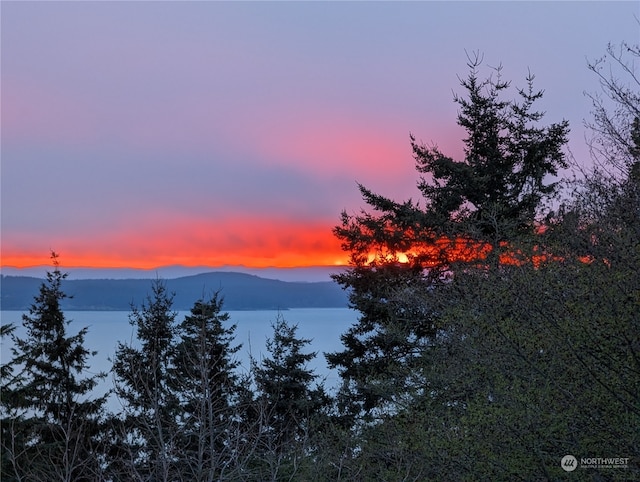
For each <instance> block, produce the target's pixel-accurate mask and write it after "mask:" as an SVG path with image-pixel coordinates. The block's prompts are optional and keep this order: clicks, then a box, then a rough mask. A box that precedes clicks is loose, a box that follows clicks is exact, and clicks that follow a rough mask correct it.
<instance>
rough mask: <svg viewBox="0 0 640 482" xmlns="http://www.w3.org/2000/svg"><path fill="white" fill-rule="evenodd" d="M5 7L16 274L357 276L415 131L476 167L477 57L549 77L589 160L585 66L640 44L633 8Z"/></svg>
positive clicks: (7, 262)
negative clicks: (367, 204) (332, 271)
mask: <svg viewBox="0 0 640 482" xmlns="http://www.w3.org/2000/svg"><path fill="white" fill-rule="evenodd" d="M0 9H1V10H0V14H1V23H2V25H1V27H2V30H1V32H2V33H1V35H2V38H1V42H2V43H1V49H2V50H1V55H2V64H1V78H0V80H1V96H2V97H1V101H2V111H1V129H2V130H1V136H2V138H1V142H2V145H1V147H2V151H1V162H2V164H1V208H2V212H1V215H2V217H1V229H2V232H1V242H2V244H1V255H2V260H1V262H2V265H3V266H30V265H42V264H48V262H49V251H50V250H51V249H53V250H55V251H57V252H59V253H60V255H61V263H62V264H63V265H64V266H91V267H104V266H109V267H138V268H152V267H158V266H163V265H174V264H180V265H185V266H196V265H197V266H212V267H214V266H221V265H246V266H253V267H263V266H281V267H282V266H308V265H333V264H339V263H344V262H346V260H347V255H346V254H345V253H343V252H342V251H341V250H340V245H339V242H338V241H337V240H336V239H335V238H334V237H333V235H332V232H331V230H332V227H333V226H334V225H335V224H337V223H338V221H339V214H340V212H341V211H342V210H343V209H346V210H347V211H348V212H357V211H358V210H359V209H360V208H361V207H363V202H362V201H361V199H360V197H359V193H358V190H357V186H356V182H360V183H363V184H365V185H366V186H368V187H369V188H371V189H373V190H374V191H376V192H379V193H381V194H385V195H388V196H390V197H393V198H395V199H398V200H401V199H407V198H409V197H413V198H415V197H416V195H417V190H416V189H415V184H416V181H417V176H416V173H415V171H414V168H413V158H412V155H411V148H410V144H409V134H410V133H413V134H414V135H415V136H416V137H417V138H418V139H419V140H421V141H424V142H425V143H436V144H437V145H438V146H439V147H440V149H441V150H442V151H444V152H445V153H447V154H449V155H452V156H457V157H460V155H461V152H462V143H461V138H462V132H461V130H460V128H458V127H457V126H456V112H457V109H456V104H454V103H453V102H452V97H453V94H454V93H463V91H462V89H461V87H460V86H459V79H458V76H460V77H464V76H466V74H467V67H466V63H467V57H466V55H465V50H466V51H467V52H472V51H480V52H482V53H484V58H485V65H486V70H484V71H483V72H482V73H483V75H484V74H489V72H490V69H489V67H492V66H496V65H498V64H502V65H503V67H504V70H503V72H504V77H505V78H506V79H511V80H512V81H513V84H512V85H513V87H517V86H524V85H525V80H524V79H525V77H526V76H527V73H528V70H531V72H533V73H534V74H535V75H536V86H537V87H538V88H541V89H544V90H545V97H544V99H543V101H542V102H541V104H540V107H541V108H543V109H544V110H545V111H546V113H547V115H546V117H545V122H547V123H551V122H558V121H561V120H562V119H568V120H569V121H570V125H571V129H572V131H571V142H570V146H569V147H570V149H571V151H572V152H573V154H574V155H575V157H576V159H577V160H578V161H579V162H580V163H582V164H588V163H589V155H588V150H587V148H586V146H585V140H584V139H585V135H587V133H586V131H585V128H584V127H583V121H584V120H585V119H588V118H589V116H590V114H589V112H590V107H591V106H590V102H589V100H588V99H587V98H586V97H585V95H584V92H585V91H586V92H596V91H598V82H597V79H596V78H595V76H594V75H593V74H592V73H590V72H589V71H588V70H587V66H586V64H587V61H588V60H594V59H596V58H598V57H600V56H602V55H603V54H604V52H605V49H606V46H607V43H608V42H611V43H613V44H619V43H620V42H621V41H623V40H626V41H629V42H638V41H639V36H640V33H639V32H640V27H639V23H638V18H640V2H636V1H632V2H620V3H616V2H584V3H583V2H470V3H467V2H442V3H441V2H344V3H343V2H313V3H309V2H277V3H272V2H206V1H204V2H144V1H138V2H89V1H87V2H55V1H54V2H12V1H2V2H1V5H0ZM513 92H514V93H515V89H513Z"/></svg>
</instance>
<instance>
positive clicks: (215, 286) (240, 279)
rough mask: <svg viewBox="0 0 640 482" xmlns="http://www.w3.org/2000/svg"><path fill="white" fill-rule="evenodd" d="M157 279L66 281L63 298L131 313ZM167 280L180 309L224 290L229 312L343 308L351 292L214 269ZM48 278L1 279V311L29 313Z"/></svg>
mask: <svg viewBox="0 0 640 482" xmlns="http://www.w3.org/2000/svg"><path fill="white" fill-rule="evenodd" d="M157 278H158V277H156V278H135V279H134V278H129V279H66V280H64V282H63V289H64V290H65V292H66V293H67V294H68V295H69V296H70V297H69V298H67V299H65V300H63V303H62V308H63V309H64V310H68V311H90V310H104V311H126V310H129V309H131V306H141V304H142V303H146V299H147V296H148V295H149V294H150V293H151V285H152V282H153V281H154V279H157ZM160 279H162V280H163V281H164V282H165V283H166V285H167V289H168V291H169V292H170V293H173V294H174V306H173V307H174V309H175V310H178V311H183V310H189V309H191V307H192V306H193V304H194V303H195V302H196V301H197V300H199V299H202V298H206V297H208V296H210V295H212V294H213V293H214V292H217V291H219V292H220V294H221V296H222V297H223V298H224V309H226V310H232V311H233V310H264V309H274V310H276V309H279V310H286V309H289V308H343V307H347V306H348V299H347V294H346V292H345V291H344V290H343V289H342V288H341V287H340V286H338V285H337V284H336V283H335V282H333V281H282V280H276V279H269V278H262V277H259V276H257V275H253V274H248V273H238V272H226V271H211V272H207V273H199V274H195V275H189V276H182V277H178V278H170V279H164V278H160ZM42 282H43V278H39V277H32V276H12V275H5V274H2V275H1V276H0V294H1V297H0V300H1V304H0V308H1V309H2V310H27V309H28V308H29V307H30V306H31V304H32V303H33V297H34V296H35V295H37V294H38V290H39V287H40V284H41V283H42Z"/></svg>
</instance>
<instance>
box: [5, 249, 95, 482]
mask: <svg viewBox="0 0 640 482" xmlns="http://www.w3.org/2000/svg"><path fill="white" fill-rule="evenodd" d="M51 259H52V261H53V265H54V270H53V271H51V272H48V273H47V279H46V281H45V282H43V283H42V285H41V287H40V293H39V294H38V295H37V296H36V297H35V302H34V303H33V304H32V305H31V308H30V309H29V313H28V314H25V315H23V317H22V320H23V326H24V328H25V330H26V334H25V336H24V337H19V336H16V335H12V339H13V344H14V346H13V348H12V353H13V360H12V361H11V364H10V366H5V367H3V373H2V377H3V383H2V392H3V396H2V404H1V407H2V476H3V480H52V481H53V480H58V481H70V482H71V481H83V480H86V481H89V480H100V478H101V465H100V461H101V452H100V444H99V435H100V419H101V417H100V415H101V412H102V410H103V407H104V403H105V400H106V395H105V396H103V397H99V398H91V391H92V390H93V389H94V388H95V386H96V385H97V384H98V383H99V380H101V379H103V378H104V377H105V376H106V375H105V374H97V375H93V376H89V377H86V378H83V376H84V372H86V371H87V370H88V369H89V364H88V359H89V357H90V356H93V355H95V352H92V351H90V350H88V349H87V348H85V346H84V338H85V335H86V333H87V328H83V329H81V330H80V331H79V332H78V333H77V334H75V335H69V333H68V324H69V321H68V320H67V319H66V317H65V315H64V313H63V311H62V309H61V306H60V303H61V301H62V300H63V299H65V298H66V297H67V295H66V294H65V292H64V291H63V289H62V282H63V280H64V279H65V278H66V277H67V274H66V273H64V274H63V273H62V272H61V271H60V268H59V262H58V255H57V254H56V253H54V252H52V253H51ZM6 331H8V329H4V328H3V332H6Z"/></svg>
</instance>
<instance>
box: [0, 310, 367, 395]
mask: <svg viewBox="0 0 640 482" xmlns="http://www.w3.org/2000/svg"><path fill="white" fill-rule="evenodd" d="M228 313H229V317H230V318H229V321H228V322H227V324H228V325H232V324H236V325H237V327H236V331H235V335H236V337H235V340H236V345H237V344H241V345H242V348H241V349H240V351H239V352H238V353H237V358H238V360H239V361H240V363H241V368H240V369H241V370H242V371H247V370H248V369H249V358H250V355H251V356H253V358H255V359H257V360H260V358H261V357H262V356H265V355H266V350H265V341H266V340H267V338H269V337H271V336H272V335H273V331H272V327H271V323H273V322H275V320H276V318H277V316H278V313H280V314H281V315H282V316H283V317H284V319H285V320H286V321H287V322H288V323H289V324H297V325H298V331H297V334H298V337H301V338H309V339H311V340H312V341H311V343H310V344H309V345H307V350H306V352H317V353H318V355H317V356H316V358H315V359H314V360H312V362H311V363H309V368H312V369H314V370H315V372H316V374H318V375H320V376H321V377H323V378H326V386H327V388H333V387H335V386H336V385H337V382H338V375H337V373H336V372H335V371H333V370H329V368H328V367H327V364H326V360H325V358H324V356H323V355H322V354H323V352H332V351H338V350H341V349H342V345H341V343H340V335H341V334H342V333H344V332H345V331H346V330H347V329H348V328H349V327H350V326H351V325H352V324H353V323H354V322H355V321H356V320H357V319H358V312H356V311H353V310H350V309H348V308H322V309H315V308H305V309H291V310H286V311H281V312H278V311H228ZM22 314H23V312H21V311H2V312H0V321H1V322H2V324H3V325H4V324H7V323H14V324H15V325H17V326H18V329H17V330H16V333H17V334H18V335H23V334H24V330H23V329H22ZM129 314H130V312H129V311H66V312H65V316H66V318H67V320H70V321H71V323H70V324H69V325H68V329H69V334H75V333H77V332H78V330H80V329H81V328H83V327H88V329H89V331H88V333H87V336H86V339H85V347H86V348H88V349H90V350H96V351H97V352H98V353H97V354H96V356H95V357H93V358H92V359H91V360H90V362H89V363H90V366H91V372H99V371H105V372H108V371H109V369H110V368H111V362H110V361H109V359H110V358H113V356H114V354H115V349H116V346H117V343H118V342H119V341H122V342H127V343H130V342H132V341H133V342H135V329H134V327H132V326H131V325H130V324H129ZM187 314H189V312H188V311H180V312H178V317H177V318H176V320H177V321H178V322H179V321H182V320H183V319H184V317H185V315H187ZM10 347H11V341H10V340H2V345H1V351H0V359H1V360H2V363H6V362H7V361H8V360H9V359H10V358H11V352H10ZM111 383H112V382H111V377H110V376H109V377H108V378H107V379H106V381H105V386H103V387H101V390H106V389H108V388H109V387H110V385H111Z"/></svg>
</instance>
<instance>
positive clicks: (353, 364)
mask: <svg viewBox="0 0 640 482" xmlns="http://www.w3.org/2000/svg"><path fill="white" fill-rule="evenodd" d="M480 65H481V59H480V58H479V57H478V56H476V57H474V58H472V59H471V60H470V62H469V68H470V73H469V75H468V77H467V78H466V79H463V80H462V81H461V85H462V87H463V88H464V89H465V90H466V93H467V97H466V98H465V97H461V96H456V97H455V98H454V100H455V102H456V103H457V104H458V105H459V106H460V113H459V116H458V124H459V125H460V126H461V127H463V128H464V129H465V131H466V133H467V135H466V138H465V139H464V145H465V151H464V153H465V155H464V159H463V160H459V161H458V160H454V159H452V158H450V157H447V156H446V155H444V154H443V153H441V152H440V150H439V149H438V148H437V147H435V146H433V147H430V146H425V145H421V144H418V143H417V142H416V140H415V138H414V137H413V136H412V137H411V144H412V147H413V152H414V156H415V162H416V169H417V171H418V172H419V173H420V174H421V176H422V177H421V178H420V180H419V182H418V188H419V190H420V191H421V193H422V196H423V200H422V203H420V202H414V201H412V200H408V201H405V202H396V201H393V200H391V199H388V198H386V197H384V196H381V195H378V194H375V193H373V192H371V191H370V190H368V189H367V188H365V187H364V186H360V190H361V193H362V195H363V198H364V200H365V202H366V203H367V204H368V205H369V207H370V208H371V211H370V212H367V211H363V212H362V213H360V214H358V215H353V216H352V215H349V214H347V213H346V212H345V213H343V214H342V223H341V225H340V226H337V227H336V228H335V230H334V232H335V234H336V236H337V237H338V238H340V239H341V240H342V243H343V249H345V250H346V251H349V252H350V253H351V268H350V269H349V270H347V271H346V272H344V273H342V274H338V275H335V276H334V279H335V280H336V281H338V283H340V284H341V285H343V287H345V288H346V289H348V290H350V295H349V296H350V302H351V305H352V307H353V308H355V309H357V310H358V311H360V312H361V313H362V316H361V319H360V321H359V322H358V323H357V324H356V325H355V326H354V327H352V328H351V329H350V330H349V331H348V332H347V333H345V334H344V335H343V336H342V341H343V344H344V345H345V350H344V351H342V352H336V353H331V354H328V355H327V359H328V361H329V363H330V364H331V365H332V366H334V367H338V368H339V369H340V370H341V374H342V376H343V379H344V381H345V387H346V389H347V390H348V391H349V392H351V394H352V395H353V397H350V398H351V400H352V401H356V400H357V401H358V403H357V404H356V405H355V406H354V407H353V409H354V410H356V411H358V410H360V409H365V410H366V411H370V410H371V409H373V408H374V407H383V409H384V410H387V409H389V405H390V406H391V407H392V406H394V405H395V404H397V403H398V401H399V399H398V398H397V397H396V395H399V396H400V397H402V393H403V392H404V391H406V390H410V388H411V385H413V384H415V382H416V380H415V379H414V378H415V377H416V373H418V370H417V369H416V364H419V359H420V352H421V349H422V348H424V347H425V346H429V345H430V344H431V343H432V342H433V339H434V337H435V335H436V333H437V331H438V329H440V328H441V327H440V326H439V324H440V321H439V318H438V312H437V311H435V310H433V309H432V307H430V306H428V305H420V304H415V303H411V302H407V300H408V299H410V298H411V296H410V295H411V293H415V292H426V291H428V290H433V289H437V286H438V285H439V284H442V283H443V282H445V283H446V280H447V279H448V278H450V277H451V276H452V275H453V274H454V273H455V272H456V270H457V269H465V268H464V265H465V264H468V263H471V264H473V263H478V262H481V263H482V264H485V265H492V266H497V265H498V264H499V262H500V260H501V259H502V258H503V256H505V254H506V253H509V252H512V251H513V250H514V249H516V248H515V243H516V242H518V241H519V240H521V239H526V238H528V237H530V236H532V235H533V234H534V233H535V229H536V219H537V218H538V216H539V215H540V210H541V207H542V206H543V205H544V203H545V202H546V201H547V200H549V199H550V198H552V197H553V196H554V195H555V193H556V191H557V185H556V184H554V183H550V182H549V176H550V175H555V174H557V172H558V169H560V168H562V167H566V161H565V158H564V153H563V152H562V147H563V145H564V144H565V143H566V141H567V134H568V124H567V122H566V121H563V122H561V123H559V124H551V125H550V126H547V127H543V126H540V122H541V120H542V117H543V114H542V113H540V112H537V111H536V110H534V105H535V103H536V101H538V100H539V99H540V98H541V97H542V92H541V91H536V90H535V89H534V88H533V76H532V75H529V76H528V77H527V87H526V88H525V89H518V96H519V99H518V100H503V97H504V95H505V93H506V92H507V89H508V88H509V86H510V85H509V83H508V82H505V81H503V80H502V78H501V75H500V69H499V68H498V69H496V71H495V72H494V75H493V76H490V77H489V78H487V79H486V80H484V81H482V80H480V78H479V67H480ZM405 257H406V262H404V261H405V259H404V258H405ZM400 261H403V262H400ZM461 265H462V266H461ZM408 295H409V296H408ZM419 381H420V380H418V382H419ZM385 407H386V408H385Z"/></svg>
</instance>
